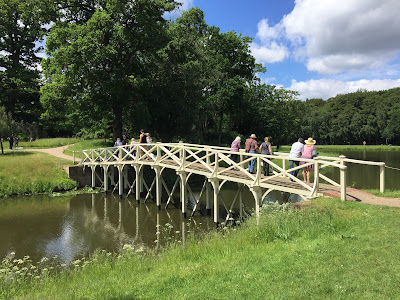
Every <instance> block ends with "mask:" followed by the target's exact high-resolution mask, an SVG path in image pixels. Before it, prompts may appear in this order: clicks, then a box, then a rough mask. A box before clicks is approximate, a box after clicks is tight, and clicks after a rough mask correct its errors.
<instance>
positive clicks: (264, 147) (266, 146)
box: [260, 136, 272, 176]
mask: <svg viewBox="0 0 400 300" xmlns="http://www.w3.org/2000/svg"><path fill="white" fill-rule="evenodd" d="M260 152H261V154H265V155H272V147H271V143H270V142H269V137H268V136H266V137H265V138H264V142H263V143H262V144H261V146H260ZM263 169H264V176H269V163H268V162H267V161H265V160H263Z"/></svg>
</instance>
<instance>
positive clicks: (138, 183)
mask: <svg viewBox="0 0 400 300" xmlns="http://www.w3.org/2000/svg"><path fill="white" fill-rule="evenodd" d="M138 151H139V150H138ZM132 165H133V167H134V168H135V175H136V180H135V195H136V203H137V204H139V203H140V186H141V178H142V176H141V172H142V168H141V166H140V165H139V164H138V163H135V164H132Z"/></svg>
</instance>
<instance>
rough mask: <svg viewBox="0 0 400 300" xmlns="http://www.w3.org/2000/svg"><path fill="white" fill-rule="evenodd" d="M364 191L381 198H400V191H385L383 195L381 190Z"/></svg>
mask: <svg viewBox="0 0 400 300" xmlns="http://www.w3.org/2000/svg"><path fill="white" fill-rule="evenodd" d="M364 191H366V192H368V193H371V194H373V195H375V196H379V197H390V198H400V190H385V191H384V192H383V193H381V192H380V191H379V189H374V190H364Z"/></svg>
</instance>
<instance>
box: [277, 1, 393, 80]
mask: <svg viewBox="0 0 400 300" xmlns="http://www.w3.org/2000/svg"><path fill="white" fill-rule="evenodd" d="M399 12H400V1H398V0H382V1H377V0H324V1H320V0H296V3H295V7H294V9H293V11H292V12H291V13H290V14H288V15H286V16H285V17H284V18H283V19H282V21H281V23H282V24H281V26H283V27H284V30H285V36H286V38H288V39H289V40H290V42H291V44H292V46H294V47H295V50H294V52H295V53H294V54H295V57H297V58H298V59H300V60H302V61H304V62H305V63H306V66H307V68H308V69H309V70H311V71H316V72H319V73H321V74H334V73H340V72H347V71H353V70H363V69H366V70H367V69H370V68H375V67H377V66H383V65H385V64H387V63H389V62H390V61H392V60H393V59H394V58H395V57H396V56H397V54H398V53H400V30H399V28H400V18H399V17H398V15H399Z"/></svg>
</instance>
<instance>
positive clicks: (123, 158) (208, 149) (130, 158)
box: [73, 142, 385, 198]
mask: <svg viewBox="0 0 400 300" xmlns="http://www.w3.org/2000/svg"><path fill="white" fill-rule="evenodd" d="M75 152H81V153H82V158H81V161H80V162H79V163H80V164H93V163H102V162H103V163H104V162H107V163H114V162H116V163H118V162H125V163H128V162H132V163H138V162H139V160H140V163H141V164H148V165H154V164H157V163H159V164H161V165H162V166H164V167H165V166H167V165H165V163H167V160H168V159H171V160H172V161H173V162H174V163H175V167H176V166H179V169H180V170H184V171H185V170H188V167H190V166H192V165H194V164H196V163H200V164H201V165H203V166H204V167H206V169H207V170H208V171H207V172H209V174H210V175H209V176H222V177H223V176H225V177H226V175H224V174H223V173H225V174H226V172H227V171H229V170H233V169H236V170H237V171H239V172H240V173H241V174H242V175H243V174H244V175H246V178H247V180H249V179H250V180H252V181H253V184H252V186H256V185H259V184H262V183H268V182H272V179H274V178H276V177H278V176H279V177H287V178H290V179H291V180H292V181H295V182H296V183H297V184H299V185H301V186H302V188H304V189H306V190H309V191H311V194H310V195H312V196H316V195H317V193H318V190H319V178H321V179H323V180H325V181H326V182H328V183H330V184H332V185H336V186H340V187H341V191H342V192H341V193H342V198H345V190H346V182H345V171H346V168H347V167H346V166H345V163H347V162H349V163H360V164H366V165H377V166H380V167H381V175H380V181H381V182H380V188H381V191H382V190H384V165H385V164H384V163H382V162H370V161H361V160H355V159H349V158H346V157H345V156H340V157H329V156H319V157H317V158H315V159H304V158H289V157H288V155H289V154H288V153H284V152H274V154H270V155H266V154H260V153H246V152H245V151H244V149H240V151H239V152H236V153H235V152H232V151H231V149H230V148H229V147H221V146H209V145H199V144H188V143H183V142H180V143H151V144H144V143H143V144H141V143H136V144H134V145H133V146H131V145H124V146H114V147H107V148H98V149H87V150H81V151H73V155H74V156H75ZM203 152H204V153H203ZM232 154H238V155H239V157H240V160H239V162H238V163H236V162H234V161H232V160H231V158H230V157H231V155H232ZM146 157H147V158H146ZM211 157H214V158H213V159H214V161H213V162H211V160H212V159H211ZM144 159H145V160H144ZM253 159H257V161H256V163H257V172H256V174H252V173H250V172H248V170H247V168H246V164H247V163H248V162H249V161H251V160H253ZM274 160H282V166H279V165H277V164H276V163H275V162H274ZM287 160H294V161H303V162H305V164H303V165H301V166H295V167H294V168H290V169H287V167H286V162H287ZM164 161H165V162H164ZM216 162H218V164H216ZM220 162H224V163H227V164H228V165H230V166H229V167H227V168H222V169H219V164H220ZM262 162H267V163H268V164H269V165H270V166H271V167H272V168H273V169H272V174H273V175H272V176H270V177H264V178H262V179H261V163H262ZM311 165H313V166H314V171H315V175H318V176H314V183H313V187H312V188H311V187H310V186H309V185H307V184H305V183H303V182H302V181H301V180H299V179H298V178H297V177H294V176H293V175H292V174H290V172H293V171H296V170H300V169H302V168H303V167H305V166H311ZM382 166H383V170H382ZM325 167H335V168H338V169H339V170H340V173H341V176H340V183H337V182H335V181H333V180H332V179H330V178H328V177H326V176H325V175H323V174H321V173H320V172H319V169H322V168H325ZM317 170H318V171H317ZM207 176H208V175H207Z"/></svg>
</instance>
